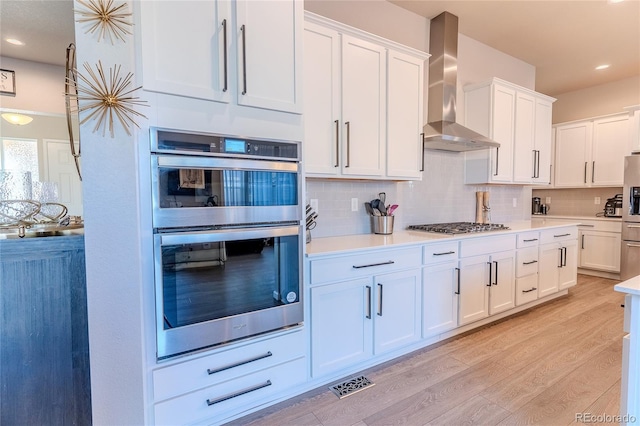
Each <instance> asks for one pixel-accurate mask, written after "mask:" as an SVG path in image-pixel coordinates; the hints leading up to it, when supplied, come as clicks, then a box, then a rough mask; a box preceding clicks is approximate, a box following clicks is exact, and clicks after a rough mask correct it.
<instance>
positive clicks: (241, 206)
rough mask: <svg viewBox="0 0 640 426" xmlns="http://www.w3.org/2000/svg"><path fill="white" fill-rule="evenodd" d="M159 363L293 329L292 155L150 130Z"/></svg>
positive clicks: (296, 171)
mask: <svg viewBox="0 0 640 426" xmlns="http://www.w3.org/2000/svg"><path fill="white" fill-rule="evenodd" d="M151 149H152V159H151V162H152V167H151V170H152V179H151V182H152V191H151V192H152V203H153V206H152V212H153V226H154V261H155V297H156V339H157V357H158V358H159V359H162V358H166V357H170V356H174V355H178V354H181V353H186V352H190V351H194V350H198V349H201V348H205V347H210V346H213V345H218V344H221V343H225V342H229V341H233V340H237V339H242V338H247V337H249V336H254V335H257V334H260V333H264V332H268V331H272V330H277V329H281V328H284V327H290V326H295V325H297V324H299V323H301V322H302V320H303V309H302V296H301V295H302V266H301V265H302V253H303V244H304V229H303V226H302V213H303V212H302V206H301V203H300V199H301V187H302V181H301V173H300V158H301V157H300V146H299V143H297V142H288V141H274V140H257V139H247V138H238V137H229V136H222V135H213V134H200V133H186V132H180V131H172V130H164V129H152V134H151Z"/></svg>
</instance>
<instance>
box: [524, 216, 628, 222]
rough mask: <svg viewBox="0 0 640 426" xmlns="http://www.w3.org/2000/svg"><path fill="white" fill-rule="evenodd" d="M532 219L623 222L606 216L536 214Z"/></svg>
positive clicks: (619, 218) (620, 219)
mask: <svg viewBox="0 0 640 426" xmlns="http://www.w3.org/2000/svg"><path fill="white" fill-rule="evenodd" d="M531 219H535V220H541V219H542V220H546V219H560V220H602V221H605V222H622V218H621V217H604V216H564V215H551V214H536V215H531Z"/></svg>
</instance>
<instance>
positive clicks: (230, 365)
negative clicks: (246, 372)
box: [207, 351, 273, 375]
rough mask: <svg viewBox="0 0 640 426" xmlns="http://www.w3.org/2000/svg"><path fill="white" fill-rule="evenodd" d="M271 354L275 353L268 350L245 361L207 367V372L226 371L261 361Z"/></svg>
mask: <svg viewBox="0 0 640 426" xmlns="http://www.w3.org/2000/svg"><path fill="white" fill-rule="evenodd" d="M270 356H273V354H272V353H271V351H268V352H267V353H266V354H263V355H258V356H256V357H253V358H249V359H245V360H243V361H238V362H234V363H233V364H229V365H225V366H223V367H219V368H207V374H209V375H211V374H215V373H219V372H221V371H225V370H229V369H231V368H235V367H239V366H241V365H245V364H249V363H251V362H254V361H259V360H261V359H265V358H269V357H270Z"/></svg>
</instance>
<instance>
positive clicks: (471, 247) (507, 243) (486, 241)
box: [460, 234, 516, 257]
mask: <svg viewBox="0 0 640 426" xmlns="http://www.w3.org/2000/svg"><path fill="white" fill-rule="evenodd" d="M515 248H516V235H515V234H509V235H500V236H497V237H482V238H470V239H468V240H463V241H461V242H460V257H469V256H478V255H481V254H489V253H497V252H500V251H507V250H513V249H515Z"/></svg>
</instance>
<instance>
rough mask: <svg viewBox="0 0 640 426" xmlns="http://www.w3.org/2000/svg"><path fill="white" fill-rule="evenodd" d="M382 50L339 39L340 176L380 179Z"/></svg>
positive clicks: (383, 124) (382, 152)
mask: <svg viewBox="0 0 640 426" xmlns="http://www.w3.org/2000/svg"><path fill="white" fill-rule="evenodd" d="M386 74H387V70H386V51H385V49H384V47H382V46H379V45H376V44H373V43H370V42H367V41H364V40H359V39H357V38H355V37H350V36H346V35H343V36H342V121H341V125H340V127H341V129H340V133H341V135H342V142H343V144H342V159H343V161H342V173H343V174H345V175H352V176H369V177H382V176H383V175H384V161H385V158H384V155H385V149H384V148H385V141H386V138H385V136H386V124H387V123H386V119H385V117H386V94H387V93H386V90H385V84H386V79H387V75H386Z"/></svg>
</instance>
